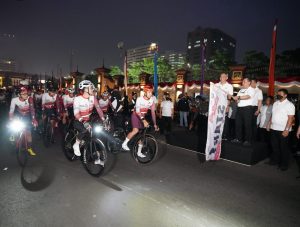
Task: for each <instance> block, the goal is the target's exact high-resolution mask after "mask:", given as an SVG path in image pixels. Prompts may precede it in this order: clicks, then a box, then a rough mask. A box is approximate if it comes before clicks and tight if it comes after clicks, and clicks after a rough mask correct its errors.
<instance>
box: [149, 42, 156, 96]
mask: <svg viewBox="0 0 300 227" xmlns="http://www.w3.org/2000/svg"><path fill="white" fill-rule="evenodd" d="M150 50H152V51H154V59H153V61H154V75H153V77H154V78H153V85H154V95H155V97H156V98H157V95H158V94H157V87H158V75H157V59H158V45H157V44H156V43H151V45H150Z"/></svg>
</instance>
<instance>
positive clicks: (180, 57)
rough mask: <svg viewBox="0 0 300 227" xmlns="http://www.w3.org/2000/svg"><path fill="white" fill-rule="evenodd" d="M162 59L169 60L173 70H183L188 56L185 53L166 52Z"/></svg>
mask: <svg viewBox="0 0 300 227" xmlns="http://www.w3.org/2000/svg"><path fill="white" fill-rule="evenodd" d="M160 57H161V58H162V59H166V60H168V62H169V64H170V65H171V66H172V69H173V70H176V69H179V68H182V67H183V66H184V64H185V61H186V54H185V53H184V52H175V51H166V52H165V53H163V54H162V55H161V56H160Z"/></svg>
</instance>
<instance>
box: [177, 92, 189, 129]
mask: <svg viewBox="0 0 300 227" xmlns="http://www.w3.org/2000/svg"><path fill="white" fill-rule="evenodd" d="M177 108H178V111H179V115H180V127H186V128H187V127H188V120H187V117H188V113H189V111H190V106H189V102H188V99H187V98H186V96H181V98H180V99H179V101H178V104H177Z"/></svg>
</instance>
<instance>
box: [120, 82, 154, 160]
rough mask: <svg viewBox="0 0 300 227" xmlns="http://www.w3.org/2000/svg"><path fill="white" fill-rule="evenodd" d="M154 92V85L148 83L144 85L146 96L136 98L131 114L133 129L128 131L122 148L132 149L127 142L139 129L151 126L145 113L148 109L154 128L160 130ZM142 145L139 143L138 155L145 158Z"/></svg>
mask: <svg viewBox="0 0 300 227" xmlns="http://www.w3.org/2000/svg"><path fill="white" fill-rule="evenodd" d="M152 92H153V88H152V86H149V85H146V86H145V87H144V96H140V97H138V98H137V100H136V105H135V110H134V111H133V112H132V114H131V124H132V131H131V132H130V133H128V135H127V137H126V139H125V141H124V142H123V144H122V148H123V149H124V150H126V151H129V150H130V149H129V147H128V145H127V144H128V142H129V141H130V140H131V139H132V138H133V137H134V136H135V135H136V134H137V133H138V132H139V129H143V128H144V127H145V128H147V127H148V126H149V123H148V122H147V121H146V120H145V115H146V114H147V112H148V110H151V116H152V121H153V124H154V128H155V131H158V127H157V125H156V115H155V102H154V99H153V98H152ZM142 147H143V145H142V144H141V143H139V144H138V153H137V155H138V156H139V157H141V158H145V157H146V156H145V155H144V154H143V153H142Z"/></svg>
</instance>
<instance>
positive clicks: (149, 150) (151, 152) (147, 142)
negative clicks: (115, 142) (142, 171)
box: [132, 134, 158, 165]
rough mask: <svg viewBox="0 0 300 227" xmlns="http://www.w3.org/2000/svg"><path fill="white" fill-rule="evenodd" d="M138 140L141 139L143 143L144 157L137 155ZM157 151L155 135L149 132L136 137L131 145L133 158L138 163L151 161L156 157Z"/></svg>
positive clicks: (144, 163)
mask: <svg viewBox="0 0 300 227" xmlns="http://www.w3.org/2000/svg"><path fill="white" fill-rule="evenodd" d="M139 141H141V143H142V145H143V147H142V154H144V155H145V156H146V157H145V158H141V157H139V156H138V155H137V153H138V144H139ZM157 153H158V144H157V141H156V139H155V137H154V136H152V135H150V134H146V135H145V136H140V137H138V138H137V140H136V142H135V143H134V145H133V151H132V156H133V158H134V160H135V161H136V162H137V163H139V164H143V165H146V164H150V163H152V162H153V161H154V160H155V159H156V157H157Z"/></svg>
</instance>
